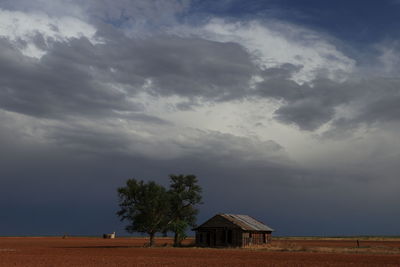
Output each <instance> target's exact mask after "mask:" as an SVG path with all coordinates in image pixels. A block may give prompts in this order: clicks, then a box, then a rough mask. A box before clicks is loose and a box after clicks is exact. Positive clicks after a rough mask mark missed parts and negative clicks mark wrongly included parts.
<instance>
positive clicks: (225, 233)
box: [193, 213, 274, 247]
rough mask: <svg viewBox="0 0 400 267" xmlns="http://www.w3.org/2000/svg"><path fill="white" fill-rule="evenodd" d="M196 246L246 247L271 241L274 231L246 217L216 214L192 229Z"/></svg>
mask: <svg viewBox="0 0 400 267" xmlns="http://www.w3.org/2000/svg"><path fill="white" fill-rule="evenodd" d="M193 230H194V231H196V245H197V246H203V247H206V246H207V247H221V246H231V247H246V246H250V245H261V244H266V243H269V242H270V241H271V234H272V232H273V231H274V230H273V229H271V228H270V227H268V226H267V225H265V224H264V223H262V222H259V221H257V220H256V219H254V218H252V217H250V216H248V215H237V214H223V213H222V214H217V215H215V216H214V217H212V218H211V219H209V220H208V221H206V222H205V223H203V224H201V225H200V226H198V227H196V228H194V229H193Z"/></svg>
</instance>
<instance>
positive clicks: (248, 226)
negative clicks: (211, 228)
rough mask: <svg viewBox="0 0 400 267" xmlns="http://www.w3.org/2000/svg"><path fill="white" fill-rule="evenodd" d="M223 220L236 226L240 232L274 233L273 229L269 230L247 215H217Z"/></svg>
mask: <svg viewBox="0 0 400 267" xmlns="http://www.w3.org/2000/svg"><path fill="white" fill-rule="evenodd" d="M218 215H220V216H222V217H224V218H225V219H227V220H229V221H230V222H232V223H233V224H236V225H237V226H239V227H240V228H242V230H248V231H274V229H272V228H270V227H269V226H267V225H265V224H264V223H262V222H260V221H257V220H256V219H254V218H253V217H250V216H248V215H240V214H226V213H221V214H218Z"/></svg>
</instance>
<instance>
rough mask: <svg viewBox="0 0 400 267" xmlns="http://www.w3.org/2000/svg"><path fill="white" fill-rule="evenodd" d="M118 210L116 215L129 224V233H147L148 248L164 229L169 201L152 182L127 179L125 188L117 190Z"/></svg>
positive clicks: (163, 191) (163, 189)
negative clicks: (148, 239) (148, 237)
mask: <svg viewBox="0 0 400 267" xmlns="http://www.w3.org/2000/svg"><path fill="white" fill-rule="evenodd" d="M118 195H119V199H120V201H119V206H120V208H121V209H120V210H119V211H118V212H117V215H118V216H120V217H121V220H127V221H129V222H130V224H128V225H127V227H126V230H127V231H128V232H129V233H133V232H140V233H147V234H149V236H150V246H153V245H154V235H155V234H156V233H157V232H160V231H163V230H164V229H165V224H166V223H167V221H166V220H167V219H168V211H169V201H168V194H167V191H166V190H165V188H164V187H163V186H160V185H158V184H156V183H155V182H153V181H150V182H148V183H145V182H144V181H136V180H135V179H129V180H128V181H127V182H126V186H125V187H121V188H118Z"/></svg>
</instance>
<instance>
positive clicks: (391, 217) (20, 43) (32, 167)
mask: <svg viewBox="0 0 400 267" xmlns="http://www.w3.org/2000/svg"><path fill="white" fill-rule="evenodd" d="M233 2H235V1H233ZM110 3H111V2H108V1H87V2H85V4H83V5H80V4H79V3H78V1H63V0H58V1H52V2H50V1H47V0H40V1H32V2H29V3H27V2H26V1H3V2H2V4H0V21H1V22H2V23H1V24H2V25H5V26H3V27H2V26H0V73H1V74H0V147H1V148H2V153H1V155H0V177H1V181H0V183H1V186H0V200H1V201H0V203H2V204H1V209H2V211H3V214H7V216H6V218H5V219H4V220H3V219H2V220H1V221H0V225H1V226H2V228H1V229H6V230H4V231H3V232H1V233H0V234H1V235H29V234H32V235H34V234H50V235H54V234H64V233H69V234H83V235H97V234H99V233H102V232H107V231H110V230H118V231H120V232H122V231H123V230H122V229H123V225H122V224H121V223H120V222H119V221H118V218H116V216H115V211H116V209H117V207H116V206H117V205H116V204H117V200H116V197H117V195H116V188H117V187H118V186H121V185H123V183H124V181H125V180H126V179H128V178H133V177H135V178H137V179H145V180H155V181H157V182H160V183H162V184H167V182H168V181H167V175H168V174H171V173H194V174H196V175H197V176H198V177H199V180H200V183H201V185H202V186H203V189H204V205H202V207H201V210H200V211H201V212H200V218H199V222H200V221H201V220H204V219H206V218H207V217H209V216H211V215H213V214H214V213H218V212H231V213H244V214H250V215H252V216H254V217H257V218H260V219H261V220H263V221H265V222H266V223H268V224H269V225H271V227H273V228H276V229H278V231H279V234H283V235H286V234H292V235H307V234H310V235H313V234H320V235H343V234H393V233H395V232H396V231H397V230H396V229H395V228H394V226H390V225H387V224H386V223H385V222H386V221H390V222H392V223H391V225H396V223H395V222H399V221H400V217H398V216H397V214H396V212H394V211H395V207H394V206H393V205H392V204H390V203H396V202H398V201H399V197H398V194H397V192H396V190H395V188H398V186H399V182H398V179H397V173H398V171H399V167H398V160H399V158H400V153H399V152H398V149H399V147H400V144H399V143H398V141H397V133H398V130H399V125H400V124H399V119H400V109H399V105H398V102H399V94H400V89H399V88H400V79H399V77H398V72H396V69H397V67H398V62H396V60H391V57H390V55H398V53H399V51H400V49H399V48H398V46H397V45H396V42H390V43H387V42H382V43H381V44H379V45H377V44H371V46H370V47H367V48H365V51H367V52H368V53H365V54H362V57H363V58H362V59H361V58H359V56H358V54H355V53H351V51H352V50H349V49H348V50H346V49H345V47H346V45H347V46H351V45H352V44H346V45H344V44H343V43H345V42H346V40H338V39H337V38H335V37H334V36H330V35H329V34H328V33H326V32H323V31H322V30H321V29H320V30H316V29H315V28H314V29H311V28H307V27H306V26H304V25H296V24H295V23H293V22H288V21H286V20H284V19H283V18H282V19H277V18H268V19H261V18H260V19H257V18H256V19H255V18H252V19H249V18H248V17H236V18H235V17H230V16H225V17H224V16H223V15H221V17H218V16H216V15H212V16H211V15H210V16H203V15H204V14H203V13H201V14H200V13H199V14H197V15H196V16H195V14H193V13H195V12H196V3H195V2H190V1H177V0H171V1H156V0H155V1H135V2H134V3H133V2H131V1H123V0H121V1H115V2H113V4H110ZM43 4H45V5H44V8H43V9H41V7H42V6H43ZM232 4H234V3H232ZM12 27H13V28H12ZM11 29H12V30H11ZM376 47H379V49H377V48H376ZM370 52H371V53H370ZM363 62H369V63H371V62H372V63H373V65H374V67H373V68H372V67H370V66H364V65H362V64H363ZM378 70H379V71H378ZM23 211H29V212H23ZM310 218H312V220H310ZM379 218H384V220H380V219H379ZM366 219H368V222H367V223H365V224H363V225H362V226H360V224H359V221H360V220H361V221H365V220H366ZM377 229H380V231H378V230H377ZM381 229H385V230H381ZM382 231H383V232H382Z"/></svg>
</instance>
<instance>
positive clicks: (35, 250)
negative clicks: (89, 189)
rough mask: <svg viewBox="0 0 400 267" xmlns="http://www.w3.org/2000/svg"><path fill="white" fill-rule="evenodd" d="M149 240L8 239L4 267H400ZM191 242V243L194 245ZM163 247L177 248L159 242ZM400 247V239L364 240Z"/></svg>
mask: <svg viewBox="0 0 400 267" xmlns="http://www.w3.org/2000/svg"><path fill="white" fill-rule="evenodd" d="M146 242H147V240H146V239H144V238H116V239H101V238H80V237H79V238H78V237H69V238H66V239H62V238H61V237H36V238H34V237H21V238H17V237H2V238H0V266H7V267H9V266H349V265H351V266H400V254H398V253H396V254H366V253H362V254H360V253H353V254H351V253H321V252H306V251H300V252H288V251H279V252H275V251H274V252H272V251H266V250H263V249H211V248H194V247H186V248H172V247H169V246H166V247H156V248H144V247H143V245H144V244H145V243H146ZM188 242H190V241H188ZM273 242H275V243H276V244H279V245H283V246H284V245H289V246H291V245H293V244H295V245H296V246H302V247H305V248H307V247H316V246H320V247H328V248H329V247H331V248H332V247H333V248H338V247H343V248H354V247H355V241H354V240H352V241H348V240H345V241H342V240H341V241H332V240H329V241H325V240H295V241H293V240H290V241H289V240H279V241H278V240H277V241H273ZM157 244H158V245H159V246H163V245H166V244H171V240H170V239H161V238H160V239H157ZM360 246H364V247H368V246H369V247H373V246H377V247H380V248H382V247H388V248H393V247H394V248H400V242H399V241H361V244H360Z"/></svg>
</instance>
